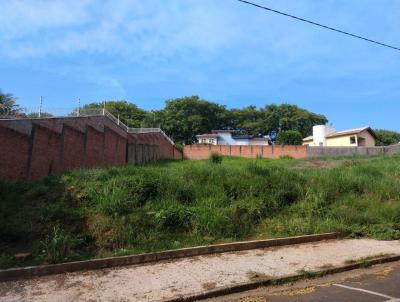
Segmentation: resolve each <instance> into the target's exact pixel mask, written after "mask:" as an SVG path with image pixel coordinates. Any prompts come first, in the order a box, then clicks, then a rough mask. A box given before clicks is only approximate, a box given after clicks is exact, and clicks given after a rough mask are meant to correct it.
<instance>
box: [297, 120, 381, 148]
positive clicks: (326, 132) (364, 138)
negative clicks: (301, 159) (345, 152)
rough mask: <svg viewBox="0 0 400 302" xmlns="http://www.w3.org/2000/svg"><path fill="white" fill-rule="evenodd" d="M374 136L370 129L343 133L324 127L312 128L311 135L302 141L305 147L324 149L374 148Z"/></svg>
mask: <svg viewBox="0 0 400 302" xmlns="http://www.w3.org/2000/svg"><path fill="white" fill-rule="evenodd" d="M375 139H376V135H375V133H374V131H373V130H372V129H371V128H370V127H361V128H355V129H349V130H343V131H336V129H334V128H332V127H330V126H326V125H318V126H314V127H313V135H312V136H308V137H306V138H304V139H303V145H306V146H324V147H374V146H375Z"/></svg>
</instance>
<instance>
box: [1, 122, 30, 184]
mask: <svg viewBox="0 0 400 302" xmlns="http://www.w3.org/2000/svg"><path fill="white" fill-rule="evenodd" d="M28 153H29V136H28V135H24V134H21V133H19V132H16V131H14V130H12V129H9V128H5V127H2V126H0V178H5V179H9V180H14V181H15V180H19V179H22V178H25V177H26V174H27V171H28V169H27V163H28Z"/></svg>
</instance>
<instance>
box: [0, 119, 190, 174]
mask: <svg viewBox="0 0 400 302" xmlns="http://www.w3.org/2000/svg"><path fill="white" fill-rule="evenodd" d="M13 129H15V130H13ZM31 129H32V131H31ZM103 129H104V130H103ZM128 143H129V144H138V145H140V146H142V151H144V152H142V153H143V154H142V162H146V161H149V160H157V159H162V158H170V159H182V153H181V152H180V151H179V150H177V149H176V148H175V147H174V146H173V145H172V144H171V143H170V142H169V141H168V140H167V139H166V138H165V137H164V136H163V135H162V134H160V133H148V134H136V135H131V134H128V133H126V132H125V131H124V130H123V129H121V128H119V127H118V126H117V125H115V124H113V123H112V122H111V121H110V120H108V119H107V118H104V117H89V118H59V119H58V118H56V119H52V118H50V119H41V120H29V119H25V120H12V121H2V122H1V123H0V178H4V179H8V180H19V179H23V178H27V179H29V180H33V179H37V178H40V177H44V176H47V175H50V174H57V173H59V172H60V171H62V170H72V169H76V168H82V167H101V166H112V165H123V164H125V163H126V162H127V146H128Z"/></svg>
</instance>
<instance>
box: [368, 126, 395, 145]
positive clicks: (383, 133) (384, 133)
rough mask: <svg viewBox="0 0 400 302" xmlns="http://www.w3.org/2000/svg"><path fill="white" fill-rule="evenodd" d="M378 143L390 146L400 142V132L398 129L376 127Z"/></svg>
mask: <svg viewBox="0 0 400 302" xmlns="http://www.w3.org/2000/svg"><path fill="white" fill-rule="evenodd" d="M374 132H375V134H376V137H377V138H376V145H377V146H389V145H395V144H399V143H400V133H399V132H396V131H390V130H383V129H376V130H374Z"/></svg>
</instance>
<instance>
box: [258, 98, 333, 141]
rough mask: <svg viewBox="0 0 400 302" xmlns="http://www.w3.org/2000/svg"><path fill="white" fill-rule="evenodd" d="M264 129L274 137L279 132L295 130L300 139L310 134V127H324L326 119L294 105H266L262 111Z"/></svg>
mask: <svg viewBox="0 0 400 302" xmlns="http://www.w3.org/2000/svg"><path fill="white" fill-rule="evenodd" d="M261 111H262V114H263V118H264V129H265V130H266V131H267V132H269V133H266V134H268V135H270V136H271V137H274V136H275V135H276V134H277V133H278V132H279V131H286V130H297V131H298V132H300V134H301V136H302V137H306V136H309V135H311V134H312V127H313V126H315V125H325V124H326V123H327V122H328V119H327V118H326V117H325V116H324V115H321V114H316V113H313V112H310V111H308V110H306V109H303V108H300V107H298V106H296V105H290V104H281V105H279V106H278V105H275V104H272V105H267V106H265V107H264V108H263V109H262V110H261Z"/></svg>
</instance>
